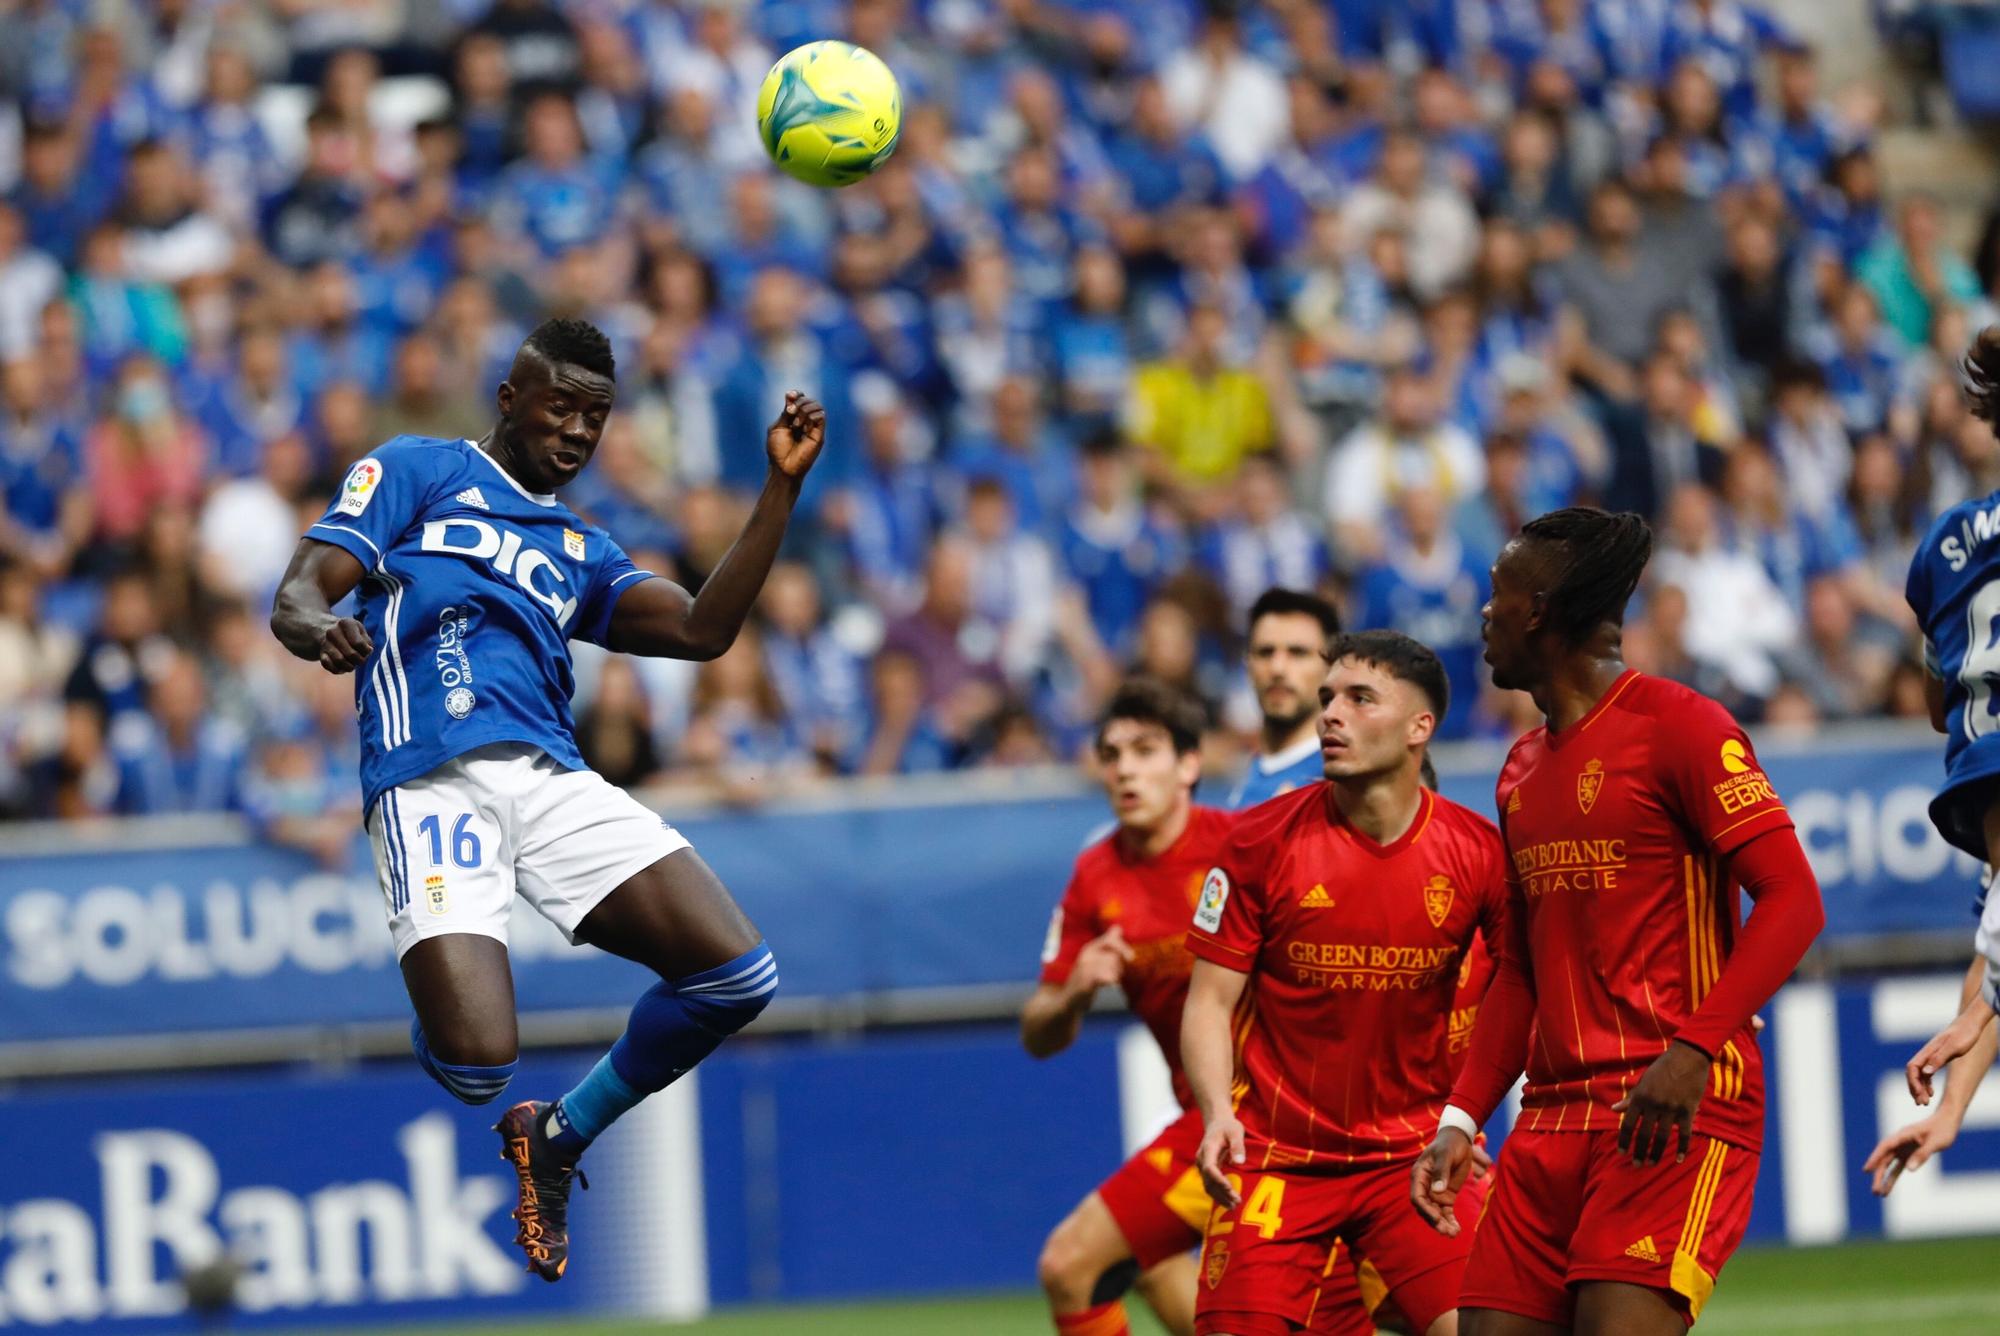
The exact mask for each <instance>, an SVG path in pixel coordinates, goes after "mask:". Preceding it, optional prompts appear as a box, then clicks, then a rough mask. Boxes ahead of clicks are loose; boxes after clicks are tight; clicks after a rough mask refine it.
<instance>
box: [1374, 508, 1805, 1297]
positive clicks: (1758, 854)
mask: <svg viewBox="0 0 2000 1336" xmlns="http://www.w3.org/2000/svg"><path fill="white" fill-rule="evenodd" d="M1651 552H1652V535H1651V533H1650V532H1649V531H1648V530H1647V527H1646V523H1645V521H1644V520H1642V519H1641V518H1639V517H1638V516H1637V515H1612V514H1607V513H1605V512H1604V511H1601V510H1593V509H1587V508H1573V509H1569V510H1559V511H1555V512H1553V513H1551V514H1548V515H1544V516H1542V517H1541V518H1540V519H1537V520H1533V521H1531V522H1530V523H1528V524H1527V525H1526V526H1524V527H1523V528H1522V530H1521V532H1520V534H1519V535H1518V536H1517V537H1516V538H1515V539H1514V540H1513V541H1512V542H1510V543H1508V545H1507V546H1506V548H1505V549H1504V550H1503V551H1502V552H1501V554H1500V558H1499V560H1498V561H1497V562H1496V563H1495V564H1494V567H1493V598H1492V601H1491V602H1490V603H1489V604H1488V605H1487V607H1486V661H1487V662H1488V663H1489V664H1491V665H1492V668H1493V680H1494V682H1495V683H1496V684H1497V685H1499V686H1501V687H1506V688H1513V689H1516V690H1521V691H1527V692H1529V693H1531V694H1532V695H1533V696H1534V698H1535V703H1536V704H1537V705H1539V706H1540V707H1541V710H1542V713H1543V715H1544V716H1545V717H1546V719H1547V724H1546V725H1545V726H1544V727H1542V728H1537V729H1535V730H1533V731H1532V732H1530V733H1528V734H1527V735H1525V736H1524V737H1523V738H1522V739H1521V740H1520V741H1519V742H1517V743H1515V744H1514V749H1513V751H1512V752H1510V753H1509V755H1508V758H1507V763H1506V766H1505V768H1504V769H1502V771H1501V773H1500V781H1499V787H1498V792H1497V800H1498V803H1499V810H1500V814H1501V815H1500V822H1501V829H1502V832H1503V834H1504V836H1505V839H1506V842H1507V852H1508V858H1509V867H1510V870H1511V878H1512V880H1511V891H1512V894H1513V896H1514V898H1515V900H1516V903H1517V911H1516V913H1515V914H1514V915H1513V916H1512V917H1511V920H1510V921H1511V923H1512V924H1513V927H1514V930H1515V931H1516V932H1518V933H1519V934H1520V940H1518V941H1517V942H1515V943H1512V944H1510V945H1509V946H1508V948H1507V949H1506V950H1503V951H1502V953H1501V955H1500V958H1499V961H1498V970H1497V973H1496V974H1495V977H1494V980H1493V986H1492V987H1491V989H1490V990H1489V991H1488V992H1487V995H1486V1000H1485V1003H1484V1004H1483V1005H1482V1006H1481V1008H1480V1013H1479V1020H1478V1023H1477V1024H1476V1025H1475V1027H1474V1029H1473V1035H1472V1048H1471V1052H1470V1053H1469V1054H1468V1056H1467V1059H1466V1063H1465V1068H1464V1070H1463V1072H1462V1073H1461V1074H1460V1076H1459V1079H1458V1083H1457V1084H1456V1085H1455V1086H1454V1087H1453V1090H1452V1096H1451V1106H1450V1107H1449V1108H1448V1109H1446V1111H1445V1113H1444V1116H1443V1117H1442V1118H1441V1119H1440V1122H1439V1128H1438V1133H1437V1138H1436V1140H1435V1141H1433V1142H1432V1144H1431V1146H1430V1148H1429V1149H1428V1150H1427V1151H1425V1152H1424V1155H1423V1158H1422V1159H1421V1160H1420V1161H1419V1162H1418V1163H1417V1165H1416V1167H1415V1169H1414V1170H1413V1171H1412V1174H1411V1184H1410V1191H1411V1196H1412V1199H1413V1200H1414V1202H1415V1204H1416V1207H1417V1210H1418V1211H1419V1212H1420V1213H1421V1214H1422V1215H1424V1216H1425V1217H1426V1218H1427V1219H1430V1220H1431V1221H1433V1222H1434V1223H1435V1224H1436V1226H1437V1227H1438V1229H1439V1231H1440V1232H1441V1233H1443V1234H1445V1235H1447V1236H1453V1235H1457V1234H1459V1233H1461V1232H1462V1231H1463V1229H1464V1228H1465V1227H1466V1225H1467V1224H1468V1223H1469V1221H1468V1219H1467V1216H1468V1214H1469V1213H1468V1211H1467V1208H1466V1203H1465V1201H1464V1200H1463V1198H1462V1197H1455V1195H1454V1194H1455V1193H1457V1191H1458V1188H1459V1186H1460V1184H1462V1183H1463V1182H1464V1181H1465V1179H1466V1175H1467V1171H1468V1170H1469V1169H1470V1168H1471V1167H1472V1164H1473V1139H1472V1138H1473V1136H1474V1134H1475V1130H1476V1129H1477V1128H1478V1127H1479V1126H1480V1125H1481V1124H1483V1123H1484V1122H1485V1121H1486V1119H1487V1118H1488V1117H1489V1116H1491V1114H1492V1113H1493V1110H1494V1109H1495V1108H1496V1107H1497V1106H1498V1105H1499V1103H1500V1101H1501V1099H1502V1098H1503V1097H1504V1096H1505V1094H1506V1092H1507V1091H1508V1089H1509V1088H1510V1087H1511V1086H1512V1085H1513V1083H1514V1081H1515V1079H1516V1078H1517V1077H1518V1076H1519V1075H1520V1074H1521V1073H1522V1072H1523V1070H1525V1071H1526V1073H1527V1078H1528V1083H1527V1090H1526V1093H1525V1095H1524V1097H1523V1100H1522V1106H1521V1117H1520V1119H1519V1121H1518V1122H1517V1123H1516V1124H1515V1125H1514V1130H1513V1132H1512V1134H1511V1135H1510V1136H1509V1137H1508V1139H1507V1144H1506V1147H1505V1148H1504V1150H1503V1151H1502V1152H1501V1156H1500V1173H1499V1174H1498V1176H1497V1184H1496V1186H1495V1187H1494V1189H1493V1191H1492V1194H1491V1196H1490V1198H1489V1200H1488V1201H1487V1202H1486V1204H1485V1210H1484V1214H1483V1215H1482V1216H1478V1217H1477V1220H1478V1237H1477V1238H1476V1239H1475V1240H1474V1241H1473V1247H1472V1259H1471V1261H1470V1262H1469V1263H1468V1264H1467V1266H1466V1274H1465V1289H1464V1292H1463V1294H1462V1295H1461V1296H1460V1306H1461V1309H1462V1313H1463V1318H1464V1330H1465V1331H1466V1332H1467V1333H1468V1336H1552V1334H1554V1333H1564V1332H1575V1333H1578V1334H1579V1336H1678V1333H1680V1332H1681V1331H1683V1330H1684V1329H1685V1328H1686V1327H1687V1326H1690V1325H1692V1324H1693V1323H1694V1321H1695V1319H1696V1318H1697V1317H1698V1316H1699V1315H1700V1312H1701V1308H1702V1305H1703V1304H1704V1303H1705V1302H1706V1301H1707V1299H1708V1297H1709V1294H1710V1292H1711V1290H1712V1289H1713V1288H1714V1285H1715V1277H1716V1274H1717V1273H1718V1272H1719V1271H1720V1270H1721V1269H1722V1266H1723V1263H1724V1262H1726V1261H1727V1260H1728V1258H1729V1255H1730V1253H1731V1252H1733V1251H1734V1250H1735V1248H1736V1245H1737V1243H1738V1242H1739V1241H1740V1240H1741V1239H1742V1237H1743V1230H1744V1226H1745V1225H1746V1223H1747V1222H1748V1219H1749V1213H1750V1198H1751V1192H1752V1189H1753V1188H1754V1187H1755V1184H1756V1179H1757V1160H1758V1152H1759V1148H1760V1146H1761V1144H1762V1137H1763V1129H1764V1081H1763V1060H1762V1058H1761V1056H1760V1055H1759V1053H1758V1049H1757V1042H1756V1039H1755V1037H1754V1034H1753V1019H1754V1017H1755V1014H1756V1012H1757V1010H1758V1008H1760V1007H1762V1006H1763V1005H1764V1004H1765V1003H1766V1002H1768V1001H1769V1000H1770V998H1771V996H1772V995H1773V994H1774V993H1776V992H1777V990H1778V988H1779V986H1780V985H1781V984H1783V983H1784V982H1785V980H1786V979H1787V978H1789V977H1790V975H1791V973H1792V971H1793V969H1795V968H1796V967H1797V965H1798V963H1799V959H1800V958H1801V957H1802V956H1803V955H1804V954H1805V952H1806V949H1807V948H1808V947H1809V946H1810V945H1811V944H1812V941H1813V938H1814V937H1816V936H1817V935H1818V933H1819V930H1820V928H1821V927H1822V926H1823V924H1824V922H1825V916H1824V913H1823V911H1822V910H1821V907H1820V899H1819V888H1818V885H1817V884H1816V882H1815V881H1814V879H1813V874H1812V869H1811V868H1810V867H1809V866H1808V865H1807V862H1806V856H1805V851H1804V850H1803V849H1801V848H1800V846H1799V841H1798V836H1797V834H1796V833H1795V832H1794V830H1793V828H1792V820H1791V817H1790V816H1789V815H1788V814H1787V813H1786V811H1785V807H1784V804H1783V803H1782V802H1781V801H1780V800H1779V798H1778V795H1777V794H1776V793H1775V792H1774V791H1773V790H1772V788H1771V783H1770V781H1769V780H1768V779H1766V778H1765V776H1764V772H1763V770H1762V768H1761V767H1760V766H1759V765H1758V764H1757V757H1756V755H1755V753H1754V752H1753V751H1752V750H1751V747H1750V741H1749V739H1748V738H1746V737H1745V736H1744V734H1743V730H1742V729H1741V728H1739V727H1738V726H1737V724H1736V721H1735V720H1734V719H1732V718H1730V716H1729V713H1728V711H1726V710H1724V709H1723V708H1722V707H1721V706H1720V705H1717V704H1716V703H1715V702H1714V701H1712V700H1709V699H1708V698H1707V697H1705V696H1702V695H1700V694H1698V693H1697V692H1694V691H1691V690H1689V689H1688V688H1686V687H1683V686H1680V685H1677V684H1676V683H1673V682H1669V681H1665V680H1662V679H1659V678H1653V677H1647V676H1644V675H1642V674H1639V673H1636V672H1633V671H1631V670H1629V669H1627V668H1626V666H1625V663H1624V657H1623V652H1622V649H1621V638H1622V624H1623V621H1624V616H1625V605H1626V602H1627V601H1628V600H1629V599H1630V598H1631V596H1632V592H1633V590H1634V589H1635V588H1637V587H1638V583H1639V577H1640V574H1641V573H1642V572H1643V571H1644V570H1645V567H1646V561H1647V558H1648V557H1649V556H1650V555H1651ZM1739 891H1741V892H1742V893H1743V894H1746V895H1748V896H1749V898H1750V900H1751V902H1752V903H1753V904H1754V906H1755V910H1754V912H1753V913H1751V914H1750V916H1749V918H1748V920H1747V921H1740V920H1739V917H1738V908H1739V906H1738V892H1739Z"/></svg>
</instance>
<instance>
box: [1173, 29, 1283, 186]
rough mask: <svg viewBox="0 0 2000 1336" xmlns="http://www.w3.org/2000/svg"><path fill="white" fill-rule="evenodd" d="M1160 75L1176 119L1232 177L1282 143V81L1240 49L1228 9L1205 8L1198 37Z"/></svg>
mask: <svg viewBox="0 0 2000 1336" xmlns="http://www.w3.org/2000/svg"><path fill="white" fill-rule="evenodd" d="M1160 79H1161V84H1162V87H1163V88H1164V90H1165V92H1166V99H1167V106H1168V108H1169V109H1170V110H1171V112H1172V113H1173V116H1174V119H1175V121H1177V122H1178V123H1179V124H1180V126H1181V128H1182V129H1183V130H1184V131H1186V130H1199V131H1200V132H1201V133H1202V134H1203V135H1204V136H1205V137H1206V138H1207V140H1208V142H1209V143H1210V144H1212V145H1213V146H1214V148H1215V156H1216V157H1217V158H1219V159H1220V160H1221V162H1222V165H1223V167H1224V169H1226V170H1227V171H1228V173H1229V174H1230V176H1231V177H1232V178H1234V179H1235V180H1238V181H1241V180H1245V179H1247V178H1249V177H1251V176H1253V175H1255V174H1256V172H1257V169H1258V168H1259V167H1262V166H1263V165H1264V162H1265V160H1266V159H1267V158H1268V157H1269V156H1270V155H1271V154H1272V153H1273V152H1274V151H1275V150H1276V149H1277V147H1278V145H1279V144H1280V143H1282V142H1283V140H1284V137H1285V131H1286V128H1287V126H1286V115H1287V108H1288V103H1287V101H1286V98H1285V85H1284V81H1283V79H1282V78H1281V77H1280V76H1279V74H1278V72H1277V71H1276V70H1274V69H1272V68H1271V66H1270V65H1268V64H1266V63H1265V62H1264V61H1262V60H1260V59H1258V58H1257V57H1256V56H1254V55H1252V54H1251V53H1250V52H1249V51H1247V50H1245V49H1244V46H1243V34H1242V28H1241V25H1240V23H1239V21H1238V19H1237V17H1236V14H1235V12H1234V11H1233V9H1231V8H1229V7H1226V6H1221V5H1216V6H1211V7H1209V9H1208V11H1207V13H1206V14H1205V15H1204V16H1203V21H1202V26H1201V33H1200V36H1199V37H1198V38H1197V40H1196V41H1195V43H1194V44H1193V45H1191V46H1189V47H1187V48H1185V49H1183V50H1181V51H1180V52H1179V53H1177V54H1176V55H1175V56H1174V57H1173V58H1172V59H1171V60H1169V61H1168V62H1167V63H1166V68H1165V69H1164V70H1162V71H1161V75H1160Z"/></svg>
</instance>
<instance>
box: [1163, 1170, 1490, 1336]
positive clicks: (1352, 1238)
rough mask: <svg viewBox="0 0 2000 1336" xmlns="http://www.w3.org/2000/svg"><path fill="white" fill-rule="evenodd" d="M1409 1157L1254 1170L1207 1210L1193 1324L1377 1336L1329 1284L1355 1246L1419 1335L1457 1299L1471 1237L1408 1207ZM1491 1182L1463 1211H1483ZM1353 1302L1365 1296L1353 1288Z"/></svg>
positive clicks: (1207, 1333)
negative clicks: (1323, 1170) (1376, 1163)
mask: <svg viewBox="0 0 2000 1336" xmlns="http://www.w3.org/2000/svg"><path fill="white" fill-rule="evenodd" d="M1410 1163H1411V1162H1410V1161H1409V1160H1397V1161H1395V1162H1394V1163H1392V1164H1386V1165H1383V1166H1381V1167H1379V1168H1367V1169H1360V1170H1354V1171H1350V1172H1347V1173H1338V1174H1303V1173H1296V1172H1287V1173H1277V1172H1272V1173H1248V1174H1244V1175H1243V1181H1242V1185H1241V1187H1240V1188H1239V1189H1238V1191H1239V1192H1240V1194H1241V1196H1242V1202H1241V1204H1240V1205H1238V1206H1236V1207H1234V1208H1232V1209H1228V1210H1224V1209H1222V1208H1220V1207H1218V1208H1216V1210H1215V1212H1214V1213H1213V1214H1212V1215H1211V1216H1210V1217H1209V1222H1208V1237H1207V1240H1206V1241H1205V1242H1204V1244H1203V1246H1202V1253H1201V1273H1200V1281H1199V1287H1198V1288H1197V1289H1196V1291H1195V1318H1194V1329H1195V1331H1196V1332H1198V1333H1201V1336H1217V1334H1218V1333H1228V1336H1293V1333H1297V1332H1309V1333H1312V1336H1373V1333H1374V1331H1375V1323H1374V1321H1373V1320H1372V1319H1371V1318H1370V1317H1369V1316H1368V1309H1367V1307H1366V1306H1364V1305H1362V1304H1360V1303H1357V1302H1354V1301H1352V1300H1351V1299H1345V1298H1343V1296H1342V1295H1340V1294H1339V1293H1337V1292H1336V1291H1335V1289H1334V1287H1333V1285H1332V1281H1333V1280H1334V1278H1335V1277H1336V1276H1337V1275H1339V1273H1341V1272H1342V1271H1344V1270H1346V1269H1347V1268H1346V1266H1345V1263H1346V1262H1347V1261H1348V1260H1349V1250H1350V1249H1352V1251H1353V1254H1354V1255H1355V1256H1357V1257H1358V1258H1360V1259H1363V1260H1362V1266H1363V1267H1364V1268H1369V1269H1372V1271H1373V1272H1374V1273H1376V1274H1378V1275H1379V1276H1380V1278H1381V1283H1382V1284H1383V1285H1384V1286H1386V1287H1387V1290H1388V1299H1389V1301H1390V1302H1392V1303H1394V1304H1395V1305H1396V1307H1397V1309H1398V1310H1399V1311H1400V1312H1401V1313H1402V1314H1403V1316H1404V1317H1405V1318H1406V1319H1407V1320H1408V1321H1409V1323H1410V1328H1411V1330H1413V1331H1419V1332H1421V1331H1424V1330H1426V1329H1427V1328H1429V1326H1430V1324H1431V1323H1433V1322H1435V1321H1436V1320H1437V1319H1438V1318H1439V1317H1441V1316H1443V1315H1444V1314H1446V1313H1448V1312H1450V1311H1451V1310H1452V1309H1454V1308H1456V1307H1458V1292H1459V1287H1460V1285H1461V1284H1462V1282H1463V1279H1464V1275H1465V1262H1466V1257H1467V1255H1468V1254H1469V1253H1470V1251H1471V1248H1472V1240H1471V1238H1470V1236H1469V1232H1468V1233H1467V1234H1461V1235H1460V1236H1459V1237H1458V1238H1455V1239H1448V1238H1446V1237H1444V1236H1443V1235H1442V1234H1439V1233H1438V1232H1437V1231H1436V1230H1434V1229H1432V1228H1431V1227H1430V1226H1429V1225H1428V1224H1426V1223H1425V1222H1424V1219H1423V1217H1422V1216H1420V1215H1418V1214H1417V1212H1416V1209H1415V1208H1414V1207H1412V1206H1411V1205H1410ZM1485 1193H1486V1185H1485V1183H1484V1181H1480V1182H1476V1183H1472V1184H1469V1185H1468V1186H1467V1188H1466V1191H1465V1193H1464V1194H1463V1195H1461V1197H1460V1198H1459V1201H1460V1209H1461V1210H1464V1211H1470V1212H1472V1213H1474V1214H1475V1215H1476V1213H1477V1212H1478V1211H1479V1209H1480V1207H1481V1205H1482V1202H1483V1199H1484V1197H1485ZM1354 1298H1357V1299H1358V1298H1359V1294H1358V1292H1356V1293H1355V1294H1354Z"/></svg>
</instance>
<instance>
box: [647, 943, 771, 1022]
mask: <svg viewBox="0 0 2000 1336" xmlns="http://www.w3.org/2000/svg"><path fill="white" fill-rule="evenodd" d="M673 988H674V993H675V994H676V995H677V996H678V997H679V998H680V999H681V1004H682V1005H683V1006H685V1007H686V1008H687V1010H688V1014H689V1015H690V1016H692V1017H694V1019H695V1020H696V1021H697V1022H698V1023H700V1025H701V1026H702V1028H703V1029H705V1030H708V1031H709V1032H710V1033H712V1034H718V1035H732V1034H735V1033H736V1032H737V1031H738V1030H740V1029H742V1028H743V1027H744V1026H746V1025H748V1024H749V1023H750V1022H751V1021H754V1020H756V1019H757V1017H758V1016H759V1015H761V1014H762V1013H763V1010H764V1008H765V1007H767V1006H769V1005H770V1003H771V998H772V996H773V995H774V994H775V993H776V992H777V991H778V961H777V958H776V957H775V956H773V955H772V954H771V948H770V946H769V944H768V943H765V942H759V943H757V945H755V946H753V947H751V948H750V949H749V950H748V951H745V952H744V953H743V954H742V955H740V956H738V957H736V959H734V960H732V961H730V962H729V963H728V964H726V965H719V966H717V967H716V968H715V969H712V970H704V971H702V972H701V973H700V974H697V975H695V976H694V977H693V978H691V979H682V980H680V981H679V982H677V983H675V984H674V986H673Z"/></svg>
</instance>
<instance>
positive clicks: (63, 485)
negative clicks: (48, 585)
mask: <svg viewBox="0 0 2000 1336" xmlns="http://www.w3.org/2000/svg"><path fill="white" fill-rule="evenodd" d="M50 390H51V387H50V385H49V383H48V376H47V372H46V366H45V359H44V358H43V357H41V356H38V355H36V354H35V353H33V352H30V353H27V354H24V355H22V356H19V357H15V358H13V359H12V360H10V361H8V362H6V363H4V364H3V365H0V557H4V558H5V559H6V560H9V561H16V562H21V563H23V564H25V565H26V566H28V567H29V568H30V569H32V570H34V571H35V572H36V573H38V574H39V575H40V576H42V577H43V578H46V579H54V578H58V577H60V576H63V575H65V574H67V573H68V572H69V569H70V565H71V563H72V562H73V561H74V560H75V559H76V556H77V553H78V552H79V550H80V549H81V548H82V547H83V544H84V542H85V541H86V540H87V539H88V538H89V536H90V532H91V530H92V528H93V527H94V524H93V521H92V516H91V510H90V492H89V490H88V489H87V488H86V487H84V486H83V485H82V481H83V473H84V464H83V442H82V441H80V440H79V439H77V435H76V433H75V431H74V430H72V428H71V426H70V424H69V423H68V422H66V421H64V420H63V419H62V418H61V417H60V416H58V415H57V414H55V413H53V412H51V411H50V407H51V405H50V399H51V394H50Z"/></svg>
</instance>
